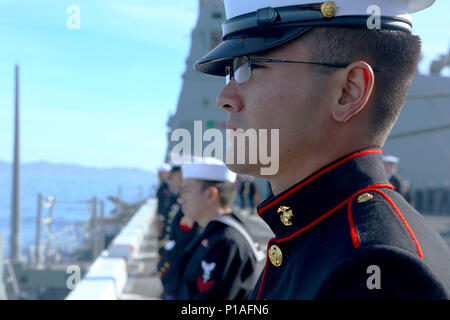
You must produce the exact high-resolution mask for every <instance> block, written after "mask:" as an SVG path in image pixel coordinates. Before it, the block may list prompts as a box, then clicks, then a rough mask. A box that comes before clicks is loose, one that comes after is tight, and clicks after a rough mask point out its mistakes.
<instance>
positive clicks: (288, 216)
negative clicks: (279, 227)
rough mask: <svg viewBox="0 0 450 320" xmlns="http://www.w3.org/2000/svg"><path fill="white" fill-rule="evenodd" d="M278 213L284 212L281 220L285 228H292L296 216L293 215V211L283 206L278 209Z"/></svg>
mask: <svg viewBox="0 0 450 320" xmlns="http://www.w3.org/2000/svg"><path fill="white" fill-rule="evenodd" d="M277 212H282V214H281V215H280V219H281V222H283V224H284V225H285V226H292V217H293V216H294V214H293V213H292V210H290V209H289V207H286V206H281V207H279V208H278V211H277Z"/></svg>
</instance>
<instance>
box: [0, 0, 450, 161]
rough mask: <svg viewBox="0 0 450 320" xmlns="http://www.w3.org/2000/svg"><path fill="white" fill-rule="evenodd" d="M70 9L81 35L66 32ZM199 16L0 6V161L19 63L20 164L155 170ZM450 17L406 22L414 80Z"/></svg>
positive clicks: (444, 46) (156, 2)
mask: <svg viewBox="0 0 450 320" xmlns="http://www.w3.org/2000/svg"><path fill="white" fill-rule="evenodd" d="M70 5H77V6H79V8H80V10H81V28H80V29H79V30H77V29H73V30H69V29H68V28H67V26H66V22H67V19H68V18H69V17H70V14H69V13H67V12H66V10H67V8H68V7H69V6H70ZM197 9H198V0H130V1H125V0H70V1H66V0H53V1H49V0H0V39H1V44H2V46H1V47H2V48H1V50H0V160H2V161H8V162H10V161H11V160H12V152H13V147H12V140H13V127H12V122H13V74H14V65H15V63H19V64H20V68H21V120H22V124H21V126H22V127H21V140H22V146H21V158H22V161H23V162H31V161H41V160H45V161H51V162H56V163H73V164H81V165H88V166H96V167H111V166H121V167H138V168H143V169H149V170H152V169H154V168H155V167H156V166H158V165H159V164H160V163H161V161H163V157H164V154H165V149H166V146H167V128H166V123H167V119H168V116H169V114H171V113H174V112H175V109H176V105H177V102H178V95H179V93H180V90H181V86H182V79H181V76H182V74H183V72H184V70H185V68H186V65H185V61H186V58H187V55H188V52H189V46H190V34H191V31H192V28H193V27H194V26H195V23H196V20H197ZM449 12H450V1H447V0H437V3H436V4H435V6H434V7H433V8H431V9H428V10H426V11H423V12H421V13H418V14H416V15H414V23H415V26H414V33H415V34H418V35H420V36H421V37H422V39H423V47H424V59H423V61H422V63H421V65H420V70H421V72H422V73H427V72H428V71H427V70H428V67H429V64H430V61H431V60H432V59H434V58H436V57H438V56H439V55H440V54H443V53H446V52H448V49H449V45H450V26H449V25H448V13H449ZM436 28H438V29H436ZM448 73H450V72H448V70H447V74H448Z"/></svg>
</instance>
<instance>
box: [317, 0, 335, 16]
mask: <svg viewBox="0 0 450 320" xmlns="http://www.w3.org/2000/svg"><path fill="white" fill-rule="evenodd" d="M320 11H321V12H322V15H323V16H324V17H325V18H333V17H334V16H335V15H336V13H337V11H338V7H337V6H336V3H334V1H326V2H324V3H322V6H321V7H320Z"/></svg>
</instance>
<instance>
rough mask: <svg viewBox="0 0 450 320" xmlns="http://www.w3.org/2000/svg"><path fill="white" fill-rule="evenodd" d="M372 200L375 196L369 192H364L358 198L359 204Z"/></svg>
mask: <svg viewBox="0 0 450 320" xmlns="http://www.w3.org/2000/svg"><path fill="white" fill-rule="evenodd" d="M372 198H373V195H371V194H370V193H368V192H364V193H363V194H361V195H359V196H358V199H357V200H356V201H357V202H358V203H363V202H366V201H369V200H370V199H372Z"/></svg>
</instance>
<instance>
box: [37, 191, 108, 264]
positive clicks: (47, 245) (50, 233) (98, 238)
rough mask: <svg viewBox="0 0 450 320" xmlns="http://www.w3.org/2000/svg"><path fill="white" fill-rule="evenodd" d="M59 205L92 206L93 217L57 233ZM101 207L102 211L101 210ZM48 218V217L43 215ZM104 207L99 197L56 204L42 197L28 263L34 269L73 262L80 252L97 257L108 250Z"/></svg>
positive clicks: (61, 201) (91, 215)
mask: <svg viewBox="0 0 450 320" xmlns="http://www.w3.org/2000/svg"><path fill="white" fill-rule="evenodd" d="M55 203H58V204H66V205H67V204H70V205H88V207H89V213H90V217H89V219H87V220H86V221H78V222H74V223H71V224H69V225H68V226H66V227H64V228H62V229H60V230H58V231H54V224H55V219H54V206H55ZM98 207H100V210H99V208H98ZM44 210H46V212H47V214H46V216H45V217H44V216H43V212H44ZM103 212H104V205H103V201H102V200H100V201H98V199H97V197H94V198H92V199H89V200H82V201H64V200H58V201H56V199H55V197H53V196H48V197H47V198H44V197H43V196H42V194H39V195H38V210H37V223H36V239H35V243H34V244H32V245H30V246H29V247H28V263H29V264H30V265H32V266H36V267H39V266H42V265H48V264H50V263H54V262H61V261H62V260H64V258H71V256H72V254H73V253H75V252H76V250H78V249H80V248H83V247H84V248H87V249H88V250H89V249H91V250H92V256H93V257H96V256H98V255H99V254H100V252H101V250H102V249H103V248H104V227H103V221H104V213H103Z"/></svg>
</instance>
